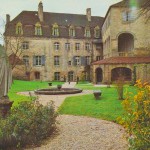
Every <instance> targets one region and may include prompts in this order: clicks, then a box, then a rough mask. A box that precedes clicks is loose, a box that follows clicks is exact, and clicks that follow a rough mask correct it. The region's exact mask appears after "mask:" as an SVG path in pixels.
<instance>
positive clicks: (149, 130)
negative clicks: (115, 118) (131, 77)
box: [119, 80, 150, 150]
mask: <svg viewBox="0 0 150 150" xmlns="http://www.w3.org/2000/svg"><path fill="white" fill-rule="evenodd" d="M135 86H136V87H137V88H138V93H137V95H135V96H134V98H132V97H131V93H128V96H127V98H126V99H125V100H124V101H123V107H124V109H125V112H126V114H125V116H124V118H121V119H119V121H120V123H121V124H123V125H124V126H125V128H126V129H127V131H128V132H129V135H130V137H129V144H130V149H131V150H148V149H149V148H150V119H149V118H150V85H148V83H144V84H142V83H141V81H140V80H138V81H137V82H136V84H135ZM132 99H133V100H132Z"/></svg>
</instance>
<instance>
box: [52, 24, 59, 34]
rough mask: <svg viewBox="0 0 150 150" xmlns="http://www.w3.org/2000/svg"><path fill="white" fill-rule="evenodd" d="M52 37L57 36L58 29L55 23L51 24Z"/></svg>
mask: <svg viewBox="0 0 150 150" xmlns="http://www.w3.org/2000/svg"><path fill="white" fill-rule="evenodd" d="M52 35H53V36H59V28H58V25H57V23H55V24H53V27H52Z"/></svg>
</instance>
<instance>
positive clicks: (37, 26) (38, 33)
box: [35, 22, 42, 36]
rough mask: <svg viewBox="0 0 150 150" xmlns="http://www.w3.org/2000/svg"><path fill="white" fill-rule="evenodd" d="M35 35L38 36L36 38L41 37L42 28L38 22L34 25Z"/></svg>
mask: <svg viewBox="0 0 150 150" xmlns="http://www.w3.org/2000/svg"><path fill="white" fill-rule="evenodd" d="M35 35H38V36H41V35H42V26H41V24H40V23H39V22H37V23H36V24H35Z"/></svg>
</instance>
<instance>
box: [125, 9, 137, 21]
mask: <svg viewBox="0 0 150 150" xmlns="http://www.w3.org/2000/svg"><path fill="white" fill-rule="evenodd" d="M136 13H137V11H136V10H125V11H124V12H122V20H123V21H125V22H127V21H133V20H135V19H136V16H137V14H136Z"/></svg>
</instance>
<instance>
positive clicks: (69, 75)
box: [68, 71, 74, 81]
mask: <svg viewBox="0 0 150 150" xmlns="http://www.w3.org/2000/svg"><path fill="white" fill-rule="evenodd" d="M73 79H74V72H73V71H70V72H68V81H73Z"/></svg>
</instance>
